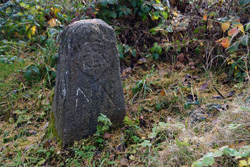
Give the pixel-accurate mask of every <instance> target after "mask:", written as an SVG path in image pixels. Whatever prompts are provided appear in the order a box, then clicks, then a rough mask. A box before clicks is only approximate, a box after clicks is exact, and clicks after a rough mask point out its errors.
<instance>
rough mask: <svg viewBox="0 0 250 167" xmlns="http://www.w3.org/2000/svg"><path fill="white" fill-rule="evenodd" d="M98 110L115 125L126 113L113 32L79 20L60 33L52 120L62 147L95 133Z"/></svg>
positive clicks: (98, 22) (102, 24) (99, 23)
mask: <svg viewBox="0 0 250 167" xmlns="http://www.w3.org/2000/svg"><path fill="white" fill-rule="evenodd" d="M100 113H103V114H105V115H106V116H107V117H108V118H110V120H111V121H112V123H114V124H120V123H122V121H123V118H124V117H125V115H126V112H125V102H124V95H123V88H122V83H121V79H120V63H119V57H118V51H117V45H116V37H115V32H114V30H113V29H112V27H111V26H109V25H108V24H106V23H105V22H104V21H102V20H100V19H89V20H81V21H77V22H74V23H72V24H70V25H68V26H67V27H66V28H65V29H64V31H63V32H62V35H61V42H60V49H59V59H58V66H57V77H56V86H55V95H54V99H53V105H52V118H51V120H52V122H53V124H54V127H55V130H56V133H57V137H59V138H60V140H61V142H62V146H63V147H65V146H67V145H68V144H71V143H73V142H74V141H75V140H80V139H82V138H85V137H88V136H89V135H92V134H94V133H95V131H96V126H97V123H98V122H97V117H98V116H99V115H100Z"/></svg>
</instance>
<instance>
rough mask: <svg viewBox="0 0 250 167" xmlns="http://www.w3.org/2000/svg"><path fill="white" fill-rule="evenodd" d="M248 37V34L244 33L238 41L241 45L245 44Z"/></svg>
mask: <svg viewBox="0 0 250 167" xmlns="http://www.w3.org/2000/svg"><path fill="white" fill-rule="evenodd" d="M248 39H249V36H248V35H244V36H242V37H241V38H240V39H239V41H240V43H241V44H242V45H245V46H247V44H248Z"/></svg>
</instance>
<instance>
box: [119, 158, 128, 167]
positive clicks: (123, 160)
mask: <svg viewBox="0 0 250 167" xmlns="http://www.w3.org/2000/svg"><path fill="white" fill-rule="evenodd" d="M128 165H129V163H128V159H127V158H122V159H121V160H120V166H122V167H127V166H128Z"/></svg>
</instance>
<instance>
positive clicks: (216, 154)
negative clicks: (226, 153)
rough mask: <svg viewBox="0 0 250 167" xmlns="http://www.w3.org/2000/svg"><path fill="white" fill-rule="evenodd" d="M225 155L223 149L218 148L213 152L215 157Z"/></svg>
mask: <svg viewBox="0 0 250 167" xmlns="http://www.w3.org/2000/svg"><path fill="white" fill-rule="evenodd" d="M222 155H223V151H221V150H216V151H215V152H214V154H213V157H220V156H222Z"/></svg>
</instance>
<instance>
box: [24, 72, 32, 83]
mask: <svg viewBox="0 0 250 167" xmlns="http://www.w3.org/2000/svg"><path fill="white" fill-rule="evenodd" d="M31 74H32V71H31V70H30V69H28V70H27V71H25V72H24V78H25V79H27V80H28V81H30V80H31Z"/></svg>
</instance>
